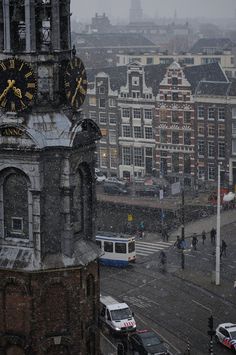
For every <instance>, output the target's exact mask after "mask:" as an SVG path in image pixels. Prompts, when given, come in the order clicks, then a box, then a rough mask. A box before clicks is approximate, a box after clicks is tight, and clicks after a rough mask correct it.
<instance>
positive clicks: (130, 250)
mask: <svg viewBox="0 0 236 355" xmlns="http://www.w3.org/2000/svg"><path fill="white" fill-rule="evenodd" d="M134 250H135V243H134V242H129V253H132V251H134Z"/></svg>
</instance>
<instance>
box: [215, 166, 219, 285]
mask: <svg viewBox="0 0 236 355" xmlns="http://www.w3.org/2000/svg"><path fill="white" fill-rule="evenodd" d="M215 281H216V285H220V163H219V164H218V184H217V219H216V280H215Z"/></svg>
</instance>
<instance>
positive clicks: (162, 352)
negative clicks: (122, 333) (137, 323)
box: [129, 330, 170, 355]
mask: <svg viewBox="0 0 236 355" xmlns="http://www.w3.org/2000/svg"><path fill="white" fill-rule="evenodd" d="M129 348H130V350H131V351H133V354H136V353H138V354H139V355H149V354H150V355H151V354H156V355H168V354H170V353H169V351H168V349H167V347H166V345H165V344H164V342H163V340H162V339H161V338H160V337H159V336H158V335H157V334H156V333H155V332H153V331H151V330H137V331H136V332H135V333H134V334H132V335H130V337H129Z"/></svg>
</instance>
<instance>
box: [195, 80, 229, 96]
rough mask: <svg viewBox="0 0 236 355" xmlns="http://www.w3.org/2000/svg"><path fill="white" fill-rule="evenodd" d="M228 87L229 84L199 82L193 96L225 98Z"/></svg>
mask: <svg viewBox="0 0 236 355" xmlns="http://www.w3.org/2000/svg"><path fill="white" fill-rule="evenodd" d="M230 85H231V83H229V82H228V83H227V82H212V81H200V83H199V84H198V86H197V88H196V91H195V95H207V96H227V94H228V91H229V88H230Z"/></svg>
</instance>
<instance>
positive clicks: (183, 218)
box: [181, 186, 185, 239]
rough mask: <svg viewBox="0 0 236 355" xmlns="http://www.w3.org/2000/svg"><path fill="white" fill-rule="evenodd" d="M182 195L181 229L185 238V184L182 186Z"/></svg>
mask: <svg viewBox="0 0 236 355" xmlns="http://www.w3.org/2000/svg"><path fill="white" fill-rule="evenodd" d="M181 195H182V208H181V210H182V221H181V222H182V230H181V237H182V239H184V237H185V231H184V224H185V213H184V186H182V191H181Z"/></svg>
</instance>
